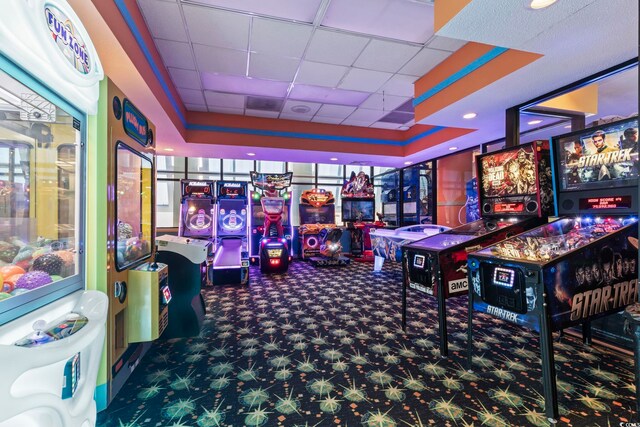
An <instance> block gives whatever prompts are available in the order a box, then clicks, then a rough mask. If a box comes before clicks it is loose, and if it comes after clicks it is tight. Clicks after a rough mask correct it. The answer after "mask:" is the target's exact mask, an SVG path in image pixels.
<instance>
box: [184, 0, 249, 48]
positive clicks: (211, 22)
mask: <svg viewBox="0 0 640 427" xmlns="http://www.w3.org/2000/svg"><path fill="white" fill-rule="evenodd" d="M182 8H183V10H184V18H185V21H186V22H187V25H188V27H189V37H191V41H192V42H193V43H200V44H206V45H210V46H218V47H224V48H227V49H238V50H247V46H248V43H249V24H250V22H251V18H250V17H249V16H246V15H242V14H239V13H233V12H227V11H224V10H215V9H211V8H208V7H202V6H191V5H183V7H182Z"/></svg>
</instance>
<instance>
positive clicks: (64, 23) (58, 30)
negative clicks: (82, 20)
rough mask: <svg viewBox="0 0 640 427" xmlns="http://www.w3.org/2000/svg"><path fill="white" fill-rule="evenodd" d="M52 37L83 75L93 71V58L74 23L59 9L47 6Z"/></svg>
mask: <svg viewBox="0 0 640 427" xmlns="http://www.w3.org/2000/svg"><path fill="white" fill-rule="evenodd" d="M44 16H45V20H46V22H47V26H48V27H49V30H50V31H51V37H52V38H53V41H54V43H55V45H56V46H57V47H58V49H59V50H60V52H61V53H62V55H63V56H64V57H65V58H66V59H67V61H68V62H69V63H70V64H71V66H72V67H73V68H75V69H76V70H77V71H78V72H80V73H82V74H89V72H90V71H91V58H90V57H89V52H88V50H87V47H86V45H85V43H84V41H83V40H82V37H81V36H80V34H78V31H77V30H76V26H75V25H74V24H73V22H72V21H71V20H70V19H69V17H67V15H65V14H64V12H62V11H61V10H60V9H58V8H57V7H55V6H53V5H51V4H47V5H45V9H44Z"/></svg>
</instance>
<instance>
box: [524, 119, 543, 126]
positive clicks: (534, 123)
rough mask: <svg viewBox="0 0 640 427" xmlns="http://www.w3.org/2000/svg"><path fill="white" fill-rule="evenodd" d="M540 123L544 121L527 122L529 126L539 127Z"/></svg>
mask: <svg viewBox="0 0 640 427" xmlns="http://www.w3.org/2000/svg"><path fill="white" fill-rule="evenodd" d="M538 123H542V120H531V121H530V122H527V124H528V125H537V124H538Z"/></svg>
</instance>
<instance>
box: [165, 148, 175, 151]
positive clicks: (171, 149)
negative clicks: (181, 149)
mask: <svg viewBox="0 0 640 427" xmlns="http://www.w3.org/2000/svg"><path fill="white" fill-rule="evenodd" d="M164 151H173V148H165V149H164Z"/></svg>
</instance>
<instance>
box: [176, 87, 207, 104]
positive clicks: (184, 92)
mask: <svg viewBox="0 0 640 427" xmlns="http://www.w3.org/2000/svg"><path fill="white" fill-rule="evenodd" d="M178 93H179V94H180V98H182V101H183V102H184V103H185V104H198V105H204V96H202V91H201V90H194V89H182V88H178Z"/></svg>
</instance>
